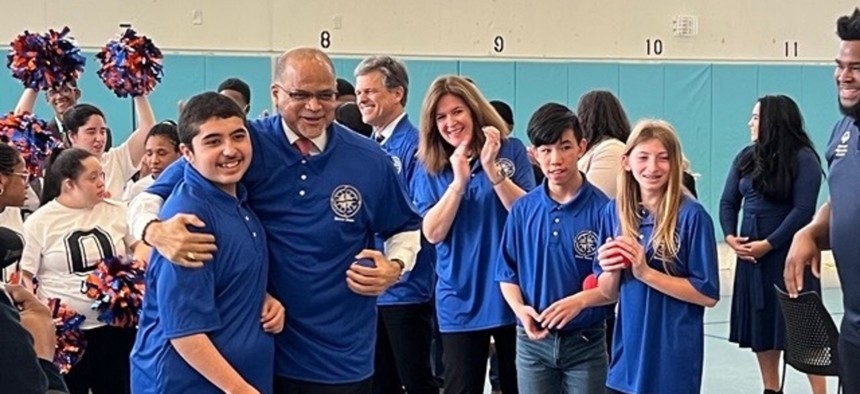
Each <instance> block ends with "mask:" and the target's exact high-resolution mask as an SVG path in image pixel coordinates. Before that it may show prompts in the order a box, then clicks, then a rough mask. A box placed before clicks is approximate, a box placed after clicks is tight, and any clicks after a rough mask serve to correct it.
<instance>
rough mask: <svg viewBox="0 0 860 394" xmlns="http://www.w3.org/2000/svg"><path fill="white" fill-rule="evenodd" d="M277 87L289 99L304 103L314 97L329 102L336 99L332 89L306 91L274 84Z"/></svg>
mask: <svg viewBox="0 0 860 394" xmlns="http://www.w3.org/2000/svg"><path fill="white" fill-rule="evenodd" d="M274 85H275V86H276V87H277V88H278V89H281V90H282V91H283V92H284V93H286V94H287V96H288V97H289V98H290V100H293V101H298V102H303V103H306V102H308V101H311V98H316V99H317V101H319V102H324V103H329V102H333V101H335V99H337V92H335V91H334V90H323V91H322V92H316V93H313V92H308V91H306V90H287V89H286V88H284V87H283V86H281V85H280V84H277V83H276V84H274Z"/></svg>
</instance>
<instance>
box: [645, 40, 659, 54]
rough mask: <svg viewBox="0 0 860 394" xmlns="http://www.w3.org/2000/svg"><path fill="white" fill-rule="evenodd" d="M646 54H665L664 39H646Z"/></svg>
mask: <svg viewBox="0 0 860 394" xmlns="http://www.w3.org/2000/svg"><path fill="white" fill-rule="evenodd" d="M645 54H646V55H648V56H651V55H655V56H660V55H662V54H663V40H661V39H659V38H655V39H650V38H649V39H647V40H645Z"/></svg>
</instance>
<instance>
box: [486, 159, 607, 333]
mask: <svg viewBox="0 0 860 394" xmlns="http://www.w3.org/2000/svg"><path fill="white" fill-rule="evenodd" d="M584 178H585V176H583V179H584ZM608 201H609V199H608V198H607V197H606V195H605V194H603V192H601V191H600V190H598V189H597V188H595V187H594V186H593V185H592V184H591V183H588V181H585V182H583V184H582V187H580V189H579V191H578V192H577V194H576V196H574V198H573V199H572V200H570V201H568V202H567V203H565V204H559V203H557V202H556V201H555V200H553V199H552V198H550V196H549V194H548V191H547V184H546V182H544V183H543V185H542V186H541V187H538V188H536V189H535V190H532V191H531V192H529V193H528V194H526V195H525V196H523V197H522V198H520V199H519V200H517V202H516V203H515V204H514V206H513V208H512V209H511V214H510V216H508V221H507V223H506V224H505V231H504V233H503V234H502V243H501V249H502V251H501V253H500V254H499V260H498V264H497V266H496V280H498V281H499V282H504V283H512V284H515V285H517V286H519V287H520V290H521V292H522V295H523V301H524V302H525V304H526V305H530V306H532V307H533V308H534V309H535V310H536V311H537V312H538V313H541V312H542V311H544V310H545V309H546V308H547V307H549V306H550V305H552V304H553V303H554V302H556V301H558V300H560V299H562V298H565V297H568V296H571V295H574V294H576V293H579V292H580V291H582V281H583V280H585V278H586V277H587V276H588V275H590V274H591V273H592V263H593V261H594V257H595V254H596V252H597V247H598V245H599V242H598V239H597V230H598V226H599V224H600V215H601V214H602V213H603V208H604V207H605V206H606V203H607V202H608ZM610 313H612V309H611V307H610V306H602V307H596V308H587V309H585V310H583V311H582V312H580V313H579V315H577V316H576V318H574V319H573V320H571V321H570V322H568V323H567V325H565V326H564V327H562V328H561V330H572V329H582V328H588V327H591V326H594V325H595V324H598V323H600V322H602V321H603V320H605V319H606V317H607V316H609V314H610ZM520 325H522V323H521V322H520Z"/></svg>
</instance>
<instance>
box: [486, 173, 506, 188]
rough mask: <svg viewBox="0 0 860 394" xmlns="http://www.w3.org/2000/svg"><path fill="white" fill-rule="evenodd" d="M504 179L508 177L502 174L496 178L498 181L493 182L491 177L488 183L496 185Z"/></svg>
mask: <svg viewBox="0 0 860 394" xmlns="http://www.w3.org/2000/svg"><path fill="white" fill-rule="evenodd" d="M505 179H508V178H507V177H506V176H504V175H502V177H501V178H499V180H498V181H495V182H493V180H492V179H490V184H491V185H493V186H498V185H499V184H500V183H502V182H504V181H505Z"/></svg>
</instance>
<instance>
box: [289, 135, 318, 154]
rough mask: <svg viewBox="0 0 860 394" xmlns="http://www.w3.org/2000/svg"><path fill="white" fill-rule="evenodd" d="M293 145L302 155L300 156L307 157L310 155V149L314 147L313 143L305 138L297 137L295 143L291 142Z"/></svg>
mask: <svg viewBox="0 0 860 394" xmlns="http://www.w3.org/2000/svg"><path fill="white" fill-rule="evenodd" d="M293 145H295V146H296V149H298V150H299V152H300V153H301V154H302V156H305V157H307V156H309V155H310V154H311V149H313V147H314V143H313V142H311V140H309V139H307V138H306V137H299V139H297V140H296V142H293Z"/></svg>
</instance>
